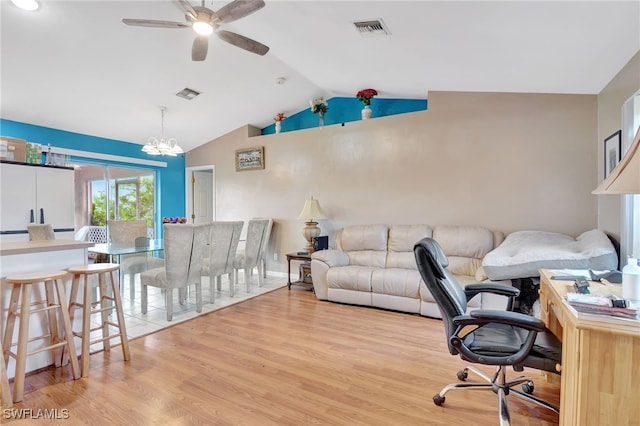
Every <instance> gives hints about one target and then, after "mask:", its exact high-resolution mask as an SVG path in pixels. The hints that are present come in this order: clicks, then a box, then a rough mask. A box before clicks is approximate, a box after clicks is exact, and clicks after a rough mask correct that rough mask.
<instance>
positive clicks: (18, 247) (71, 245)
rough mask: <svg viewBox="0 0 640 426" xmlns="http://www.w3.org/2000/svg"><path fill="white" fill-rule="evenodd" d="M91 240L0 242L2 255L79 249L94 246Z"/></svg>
mask: <svg viewBox="0 0 640 426" xmlns="http://www.w3.org/2000/svg"><path fill="white" fill-rule="evenodd" d="M93 245H94V243H92V242H91V241H74V240H43V241H15V242H3V243H0V256H9V255H14V254H29V253H41V252H48V251H60V250H77V249H86V248H88V247H93Z"/></svg>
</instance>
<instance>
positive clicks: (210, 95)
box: [0, 0, 640, 149]
mask: <svg viewBox="0 0 640 426" xmlns="http://www.w3.org/2000/svg"><path fill="white" fill-rule="evenodd" d="M40 1H41V3H42V7H41V9H40V10H39V11H37V12H25V11H22V10H19V9H17V8H16V7H15V6H13V4H12V3H11V2H10V1H9V0H0V7H1V8H0V13H1V15H0V23H1V30H0V35H1V51H0V55H1V56H0V60H1V67H0V71H1V86H0V90H1V92H0V93H1V105H0V106H1V110H0V116H1V117H2V118H5V119H9V120H15V121H20V122H26V123H31V124H37V125H42V126H47V127H53V128H57V129H62V130H68V131H72V132H78V133H84V134H89V135H94V136H100V137H105V138H110V139H117V140H123V141H128V142H134V143H139V144H142V143H144V142H145V141H146V139H147V138H148V137H149V136H158V137H159V136H160V110H159V107H160V106H161V105H162V106H166V107H167V115H166V117H165V136H167V137H175V138H177V139H178V141H179V142H180V144H181V145H182V146H183V147H184V148H185V149H192V148H194V147H196V146H199V145H202V144H204V143H206V142H208V141H210V140H212V139H214V138H216V137H219V136H221V135H223V134H225V133H227V132H229V131H231V130H234V129H236V128H238V127H240V126H242V125H245V124H252V125H255V126H257V127H264V126H267V125H269V124H271V123H273V116H274V115H275V114H276V113H277V112H279V111H283V112H285V113H286V114H287V115H290V114H293V113H296V112H298V111H301V110H303V109H305V108H308V102H309V99H312V98H314V97H318V96H325V97H327V98H331V97H334V96H347V97H351V96H355V93H356V92H357V91H358V90H360V89H364V88H368V87H373V88H375V89H377V90H378V92H379V96H380V97H383V98H425V97H427V94H428V91H430V90H433V91H440V90H452V91H491V92H494V91H495V92H534V93H580V94H597V93H598V92H600V90H602V88H603V87H604V86H605V85H606V84H607V83H608V82H609V81H610V80H611V79H612V78H613V77H614V76H615V74H616V73H617V72H618V71H619V70H620V69H621V68H622V67H623V66H624V65H625V64H626V63H627V62H628V61H629V59H631V57H632V56H633V55H634V54H635V53H636V52H637V51H638V50H640V1H637V0H636V1H622V2H614V1H564V2H560V1H552V2H543V1H498V2H489V1H479V0H476V1H440V2H436V1H321V0H316V1H307V0H298V1H270V0H266V3H267V4H266V6H265V7H264V8H263V9H261V10H259V11H257V12H255V13H254V14H252V15H250V16H248V17H245V18H243V19H241V20H238V21H236V22H233V23H230V24H227V25H225V26H224V28H225V29H227V30H231V31H235V32H238V33H240V34H242V35H245V36H247V37H251V38H253V39H256V40H258V41H260V42H262V43H264V44H266V45H268V46H270V48H271V50H270V51H269V53H267V55H265V56H258V55H255V54H252V53H248V52H246V51H244V50H241V49H239V48H237V47H234V46H232V45H229V44H227V43H224V42H222V41H221V40H219V39H217V38H216V37H215V36H211V39H210V43H209V54H208V57H207V59H206V61H204V62H192V61H191V44H192V41H193V37H194V35H193V32H192V30H191V29H188V28H187V29H158V28H141V27H130V26H126V25H124V24H123V23H122V22H121V19H122V18H147V19H161V20H170V21H179V22H183V21H184V18H183V13H182V11H181V8H180V6H179V4H178V2H177V1H171V0H164V1H149V0H146V1H127V0H114V1H99V0H85V1H58V0H40ZM226 3H227V2H225V1H213V2H212V1H211V0H207V1H206V4H205V5H206V6H207V7H209V8H212V9H214V10H217V9H219V8H220V7H222V6H223V5H225V4H226ZM192 4H194V5H197V4H198V3H194V2H193V1H192ZM376 18H382V20H383V21H384V23H385V24H386V26H387V27H388V29H389V31H390V32H391V35H390V36H388V37H370V38H363V37H361V36H360V35H359V34H358V33H357V31H356V30H355V29H354V27H353V25H352V22H353V21H359V20H369V19H376ZM279 77H284V78H286V82H285V84H282V85H279V84H277V83H276V80H277V79H278V78H279ZM185 87H189V88H192V89H195V90H198V91H200V92H202V94H201V95H200V96H199V97H198V98H196V99H194V100H191V101H187V100H184V99H181V98H178V97H176V96H175V93H177V92H178V91H180V90H181V89H183V88H185Z"/></svg>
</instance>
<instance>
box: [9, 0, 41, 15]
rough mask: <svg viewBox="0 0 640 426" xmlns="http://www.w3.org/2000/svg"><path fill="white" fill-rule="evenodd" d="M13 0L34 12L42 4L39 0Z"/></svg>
mask: <svg viewBox="0 0 640 426" xmlns="http://www.w3.org/2000/svg"><path fill="white" fill-rule="evenodd" d="M11 2H12V3H13V4H14V5H15V6H16V7H19V8H20V9H22V10H28V11H29V12H32V11H34V10H38V8H39V7H40V5H39V4H38V2H37V0H11Z"/></svg>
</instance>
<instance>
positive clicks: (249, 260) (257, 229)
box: [244, 219, 269, 268]
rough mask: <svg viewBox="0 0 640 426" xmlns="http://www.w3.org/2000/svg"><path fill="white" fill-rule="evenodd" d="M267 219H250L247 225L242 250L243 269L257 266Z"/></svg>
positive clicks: (267, 224)
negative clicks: (245, 238) (245, 239)
mask: <svg viewBox="0 0 640 426" xmlns="http://www.w3.org/2000/svg"><path fill="white" fill-rule="evenodd" d="M267 226H269V219H251V220H250V221H249V224H248V225H247V241H246V244H245V248H244V262H245V267H248V268H253V267H255V266H258V261H259V260H260V255H261V254H262V248H263V241H264V239H265V234H266V232H265V231H266V228H267Z"/></svg>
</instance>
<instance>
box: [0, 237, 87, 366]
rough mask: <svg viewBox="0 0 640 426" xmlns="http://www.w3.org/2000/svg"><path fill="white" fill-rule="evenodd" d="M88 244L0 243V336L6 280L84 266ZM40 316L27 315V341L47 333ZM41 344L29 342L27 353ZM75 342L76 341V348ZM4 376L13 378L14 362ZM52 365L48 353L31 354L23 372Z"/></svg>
mask: <svg viewBox="0 0 640 426" xmlns="http://www.w3.org/2000/svg"><path fill="white" fill-rule="evenodd" d="M93 245H94V243H93V242H90V241H74V240H61V239H59V240H44V241H13V242H0V281H1V283H2V286H1V287H0V335H1V334H3V333H4V325H5V323H6V320H7V313H8V310H9V303H10V295H11V287H12V286H11V285H10V284H7V283H6V280H5V279H6V277H7V276H9V275H14V274H24V273H29V272H37V271H50V270H65V269H67V268H69V267H70V266H76V265H85V264H86V263H87V248H89V247H92V246H93ZM69 287H70V279H69V278H67V279H66V280H65V290H66V292H67V294H68V292H69ZM43 291H44V289H43V285H42V283H38V284H35V285H34V288H33V293H32V300H33V301H36V300H41V299H42V294H43ZM44 315H45V313H44V312H40V313H36V314H33V315H31V318H30V320H29V328H30V333H29V335H30V336H31V337H33V336H42V335H45V334H47V333H49V331H48V322H47V321H44V320H43V316H44ZM81 320H82V315H76V318H75V320H74V330H79V329H80V322H81ZM17 333H18V327H16V328H15V330H14V336H13V338H12V339H11V340H12V341H13V342H16V341H17V340H18V336H17ZM43 343H44V341H42V340H40V341H33V342H29V344H28V349H29V351H30V352H31V351H35V352H37V350H38V348H40V347H42V346H43ZM78 345H79V339H76V346H78ZM8 362H9V365H8V368H7V376H8V377H9V378H11V377H13V376H14V372H15V360H14V359H13V358H12V359H11V360H8ZM52 364H53V358H52V356H51V351H42V352H38V353H34V354H33V355H31V356H29V357H27V365H26V371H27V372H31V371H35V370H38V369H40V368H44V367H47V366H49V365H52Z"/></svg>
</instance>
